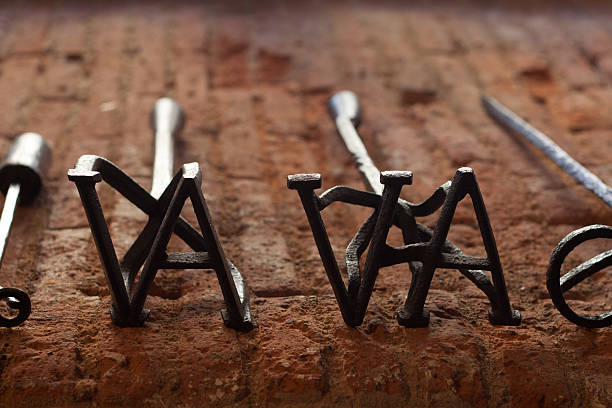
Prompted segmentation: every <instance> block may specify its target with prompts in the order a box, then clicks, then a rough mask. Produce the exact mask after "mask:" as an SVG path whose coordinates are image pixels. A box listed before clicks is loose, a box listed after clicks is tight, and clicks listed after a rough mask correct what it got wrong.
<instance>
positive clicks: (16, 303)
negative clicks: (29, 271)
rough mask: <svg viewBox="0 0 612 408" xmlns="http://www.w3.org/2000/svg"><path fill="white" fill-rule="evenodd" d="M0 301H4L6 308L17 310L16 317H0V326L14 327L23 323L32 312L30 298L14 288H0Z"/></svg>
mask: <svg viewBox="0 0 612 408" xmlns="http://www.w3.org/2000/svg"><path fill="white" fill-rule="evenodd" d="M0 300H4V301H5V302H6V304H7V305H8V307H10V308H11V309H15V310H18V311H19V313H18V314H17V316H15V317H12V318H6V317H4V316H2V315H0V326H2V327H15V326H18V325H20V324H21V323H23V322H24V321H25V320H26V319H27V318H28V317H29V316H30V312H31V310H32V303H31V302H30V297H29V296H28V294H27V293H25V292H24V291H23V290H21V289H16V288H1V289H0Z"/></svg>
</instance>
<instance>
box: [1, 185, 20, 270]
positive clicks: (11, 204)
mask: <svg viewBox="0 0 612 408" xmlns="http://www.w3.org/2000/svg"><path fill="white" fill-rule="evenodd" d="M20 192H21V185H20V184H17V183H14V184H11V185H10V187H9V189H8V192H7V193H6V198H5V200H4V208H3V209H2V216H1V217H0V266H2V260H3V259H4V251H5V249H6V244H7V243H8V239H9V235H10V233H11V225H12V224H13V217H14V216H15V208H16V207H17V203H18V202H19V193H20Z"/></svg>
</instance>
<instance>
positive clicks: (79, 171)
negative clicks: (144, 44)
mask: <svg viewBox="0 0 612 408" xmlns="http://www.w3.org/2000/svg"><path fill="white" fill-rule="evenodd" d="M183 122H184V115H183V112H182V109H181V108H180V106H179V105H178V103H176V102H175V101H173V100H171V99H169V98H162V99H160V100H159V101H157V103H156V104H155V107H154V108H153V111H152V113H151V126H152V128H153V132H154V134H155V162H154V165H153V181H152V188H151V193H150V194H149V193H147V192H146V191H145V190H144V189H143V188H142V187H141V186H139V185H138V184H137V183H136V182H135V181H134V180H132V179H131V178H130V177H128V176H127V175H126V174H125V173H123V172H122V171H121V170H120V169H119V168H118V167H116V166H115V165H114V164H113V163H111V162H109V161H108V160H106V159H104V158H102V157H98V156H92V155H85V156H81V158H79V160H78V161H77V164H76V166H75V168H74V169H71V170H69V171H68V179H69V180H71V181H73V182H74V183H75V184H76V186H77V189H78V191H79V195H80V197H81V201H82V203H83V208H84V209H85V213H86V214H87V218H88V220H89V225H90V228H91V231H92V235H93V237H94V241H95V243H96V247H97V249H98V254H99V256H100V261H101V262H102V265H103V267H104V272H105V276H106V279H107V283H108V286H109V288H110V292H111V318H112V319H113V321H114V322H115V324H117V325H119V326H139V325H142V324H144V321H145V320H146V318H147V316H148V314H149V310H146V309H144V304H145V301H146V298H147V295H148V292H149V289H150V288H151V285H152V284H153V280H154V279H155V276H156V274H157V271H158V270H159V269H214V270H215V271H216V273H217V279H218V280H219V285H220V286H221V291H222V294H223V297H224V299H225V304H226V306H227V309H226V310H224V311H222V312H221V314H222V317H223V320H224V321H225V324H226V325H228V326H229V327H232V328H234V329H237V330H243V331H247V330H250V329H252V328H253V323H252V320H251V314H250V309H249V296H248V288H247V286H246V284H245V282H244V280H243V279H242V275H241V274H240V272H239V271H238V269H237V268H236V267H235V266H234V265H233V264H232V263H231V262H230V261H229V260H228V259H227V257H226V256H225V253H224V252H223V248H222V247H221V244H220V242H219V238H218V236H217V233H216V230H215V228H214V226H213V224H212V219H211V217H210V212H209V211H208V207H207V205H206V200H205V199H204V195H203V194H202V190H201V187H200V186H201V184H202V174H201V172H200V167H199V165H198V164H197V163H188V164H185V165H183V166H182V168H181V170H180V171H179V172H178V173H177V174H176V175H175V176H174V177H172V171H173V146H172V145H173V142H172V140H173V138H174V136H175V135H177V134H178V132H179V131H180V130H181V128H182V126H183ZM102 180H104V181H106V182H107V183H108V184H110V185H111V186H112V187H113V188H115V189H116V190H117V191H118V192H120V193H121V194H122V195H123V196H124V197H125V198H127V199H128V200H129V201H131V202H132V203H133V204H134V205H136V206H137V207H138V208H140V209H141V210H142V211H143V212H144V213H146V214H147V215H148V216H149V221H148V222H147V224H146V226H145V227H144V229H143V230H142V231H141V233H140V235H139V236H138V238H137V239H136V240H135V241H134V243H133V244H132V246H131V247H130V248H129V249H128V251H127V252H126V253H125V255H124V257H123V259H122V260H121V261H119V260H118V259H117V255H116V253H115V248H114V246H113V243H112V240H111V237H110V233H109V231H108V226H107V225H106V221H105V218H104V214H103V212H102V206H101V204H100V201H99V197H98V194H97V192H96V188H95V185H96V183H98V182H100V181H102ZM188 198H189V199H190V200H191V202H192V204H193V209H194V211H195V214H196V218H197V220H198V225H199V227H200V230H201V231H202V233H200V232H198V230H196V229H195V228H194V227H192V226H191V225H190V224H189V223H188V222H187V221H185V220H184V219H183V218H182V217H181V216H180V213H181V210H182V208H183V206H184V204H185V202H186V200H187V199H188ZM173 232H174V233H176V234H177V235H178V236H179V238H181V239H182V240H183V241H184V242H185V243H186V244H187V245H189V246H190V247H191V248H192V249H193V250H194V251H195V252H193V253H170V254H168V253H166V247H167V245H168V242H169V240H170V237H171V235H172V233H173ZM139 271H140V277H139V279H138V281H136V277H137V275H138V272H139Z"/></svg>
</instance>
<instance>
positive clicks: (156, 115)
mask: <svg viewBox="0 0 612 408" xmlns="http://www.w3.org/2000/svg"><path fill="white" fill-rule="evenodd" d="M184 121H185V120H184V114H183V110H182V109H181V107H180V105H179V104H178V103H177V102H176V101H174V100H173V99H170V98H161V99H159V100H158V101H157V102H156V103H155V106H154V107H153V110H152V111H151V127H152V128H153V132H154V134H155V161H154V162H153V181H152V183H151V184H152V186H151V195H152V196H153V197H154V198H159V197H160V196H161V195H162V193H163V192H164V190H165V189H166V187H167V186H168V184H169V183H170V181H171V180H172V176H173V175H174V140H173V139H174V137H175V136H176V135H177V134H178V132H180V130H181V129H182V127H183V124H184Z"/></svg>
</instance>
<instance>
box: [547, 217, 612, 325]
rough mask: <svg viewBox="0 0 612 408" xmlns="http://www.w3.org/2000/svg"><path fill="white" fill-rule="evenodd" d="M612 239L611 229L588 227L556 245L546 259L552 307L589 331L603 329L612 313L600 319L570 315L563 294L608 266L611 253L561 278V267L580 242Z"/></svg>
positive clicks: (588, 262)
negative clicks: (553, 305) (548, 258)
mask: <svg viewBox="0 0 612 408" xmlns="http://www.w3.org/2000/svg"><path fill="white" fill-rule="evenodd" d="M597 238H607V239H612V227H609V226H606V225H589V226H587V227H584V228H580V229H577V230H576V231H573V232H571V233H570V234H568V235H567V236H566V237H565V238H563V239H562V240H561V242H559V244H558V245H557V247H556V248H555V250H554V251H553V253H552V256H551V257H550V262H549V264H548V270H547V271H546V287H547V288H548V293H549V294H550V297H551V299H552V301H553V303H554V304H555V307H556V308H557V310H559V312H561V314H562V315H563V316H565V318H566V319H568V320H569V321H571V322H572V323H575V324H577V325H579V326H584V327H589V328H599V327H607V326H610V325H611V324H612V311H609V312H607V313H603V314H600V315H581V314H578V313H576V312H574V311H573V310H572V309H571V308H570V307H569V306H568V304H567V302H566V301H565V299H564V298H563V293H564V292H565V291H567V290H569V289H571V288H572V287H573V286H574V285H576V284H577V283H579V282H581V281H582V280H584V279H586V278H588V277H589V276H591V275H593V274H595V273H596V272H599V271H601V270H603V269H604V268H606V267H608V266H611V265H612V250H611V251H606V252H603V253H601V254H599V255H597V256H595V257H593V258H591V259H590V260H589V261H586V262H584V263H583V264H581V265H579V266H577V267H576V268H574V269H572V270H571V271H569V272H568V273H566V274H565V275H564V276H563V277H561V266H562V265H563V262H564V261H565V258H566V257H567V255H569V253H570V252H571V251H573V250H574V248H576V247H577V246H578V245H580V244H582V243H583V242H586V241H589V240H592V239H597Z"/></svg>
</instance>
